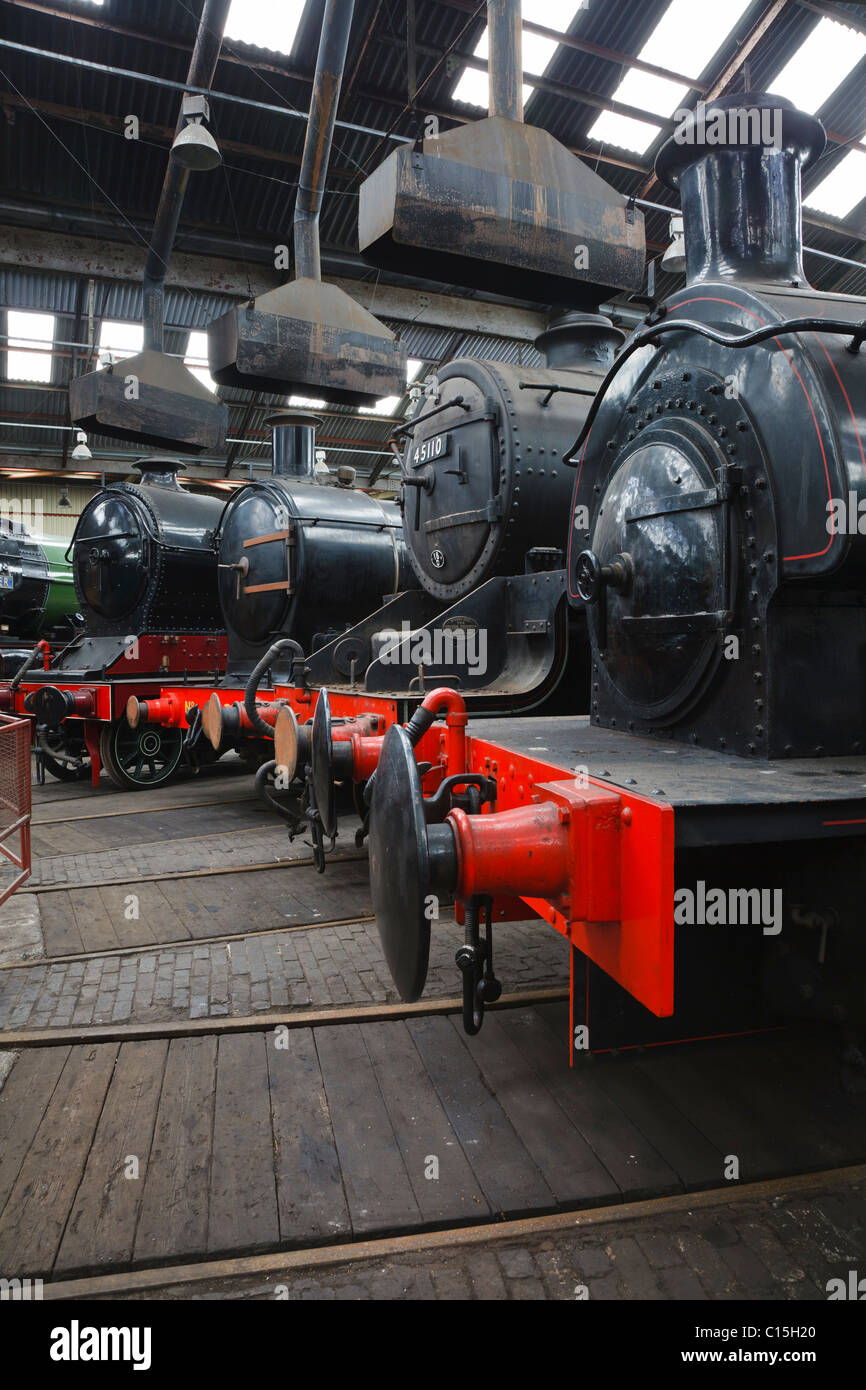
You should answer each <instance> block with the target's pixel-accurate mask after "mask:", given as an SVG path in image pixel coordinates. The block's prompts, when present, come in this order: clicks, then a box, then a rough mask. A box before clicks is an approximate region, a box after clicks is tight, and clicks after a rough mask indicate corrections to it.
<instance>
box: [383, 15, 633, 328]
mask: <svg viewBox="0 0 866 1390" xmlns="http://www.w3.org/2000/svg"><path fill="white" fill-rule="evenodd" d="M487 18H488V28H489V35H490V115H489V116H488V117H487V118H486V119H484V120H480V121H472V122H470V123H469V124H467V125H465V126H461V127H458V128H457V129H455V130H449V131H446V132H444V133H443V134H441V135H434V136H429V137H427V138H425V139H424V141H423V142H422V145H421V148H420V149H418V148H417V147H414V146H410V145H404V146H402V147H401V148H400V149H398V150H396V151H395V152H394V153H393V154H392V155H390V156H389V157H388V158H387V159H386V160H385V162H384V163H383V164H381V165H380V166H379V168H378V169H377V170H376V171H375V172H374V173H373V174H372V175H371V176H370V177H369V178H368V179H367V180H365V182H364V183H363V184H362V185H361V194H360V208H359V244H360V249H361V254H362V255H363V256H364V258H365V260H368V261H369V262H370V263H371V264H372V265H375V266H380V267H382V268H383V269H387V270H395V271H399V272H401V273H404V274H417V270H418V264H419V255H421V256H423V260H422V261H421V264H422V265H423V267H424V273H425V275H427V276H429V277H430V278H431V279H439V280H442V281H444V282H445V283H447V284H451V283H458V284H462V285H469V286H471V287H473V288H478V289H487V290H494V291H497V292H498V293H502V290H503V288H507V291H508V293H509V294H512V295H515V296H517V297H519V298H526V299H532V300H537V301H540V302H542V303H564V304H568V305H575V306H580V307H583V308H595V307H596V306H597V305H598V304H600V303H601V301H602V300H603V299H604V298H605V297H606V296H607V295H609V294H611V293H613V292H615V291H617V290H632V291H636V290H638V289H640V286H641V284H642V282H643V273H644V252H645V241H644V220H643V214H642V213H640V212H638V211H637V210H636V209H635V208H634V207H630V206H629V205H628V200H627V199H626V198H625V197H623V195H622V194H620V193H617V192H615V191H614V190H613V189H612V188H611V187H610V186H609V185H608V184H606V183H605V181H604V180H603V179H602V178H600V177H599V176H598V174H596V173H594V172H593V171H592V170H591V169H589V168H587V166H586V165H585V164H582V163H581V161H580V160H579V159H577V158H576V157H575V156H574V155H573V154H572V153H571V152H570V151H569V150H567V149H566V147H565V146H564V145H561V144H560V143H559V141H558V140H556V139H554V137H553V136H552V135H550V134H549V133H548V132H547V131H544V130H540V129H538V128H537V127H535V126H527V125H524V124H523V114H522V102H521V81H522V74H521V57H520V52H521V42H520V38H521V23H520V0H488V5H487ZM506 269H507V278H504V276H503V272H504V271H505V270H506Z"/></svg>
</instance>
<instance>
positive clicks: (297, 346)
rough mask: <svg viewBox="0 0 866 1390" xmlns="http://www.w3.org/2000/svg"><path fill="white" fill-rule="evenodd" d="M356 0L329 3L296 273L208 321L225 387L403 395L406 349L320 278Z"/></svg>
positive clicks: (298, 222)
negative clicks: (325, 205) (322, 221)
mask: <svg viewBox="0 0 866 1390" xmlns="http://www.w3.org/2000/svg"><path fill="white" fill-rule="evenodd" d="M353 8H354V0H328V3H327V5H326V8H325V16H324V20H323V24H322V37H321V41H320V43H319V54H318V58H317V60H316V75H315V79H314V82H313V92H312V98H311V102H310V118H309V122H308V125H307V136H306V140H305V142H304V155H303V162H302V165H301V175H300V179H299V182H298V196H297V202H296V204H295V216H294V243H295V279H294V280H292V281H291V282H290V283H289V284H287V285H282V286H280V288H279V289H275V290H270V291H269V292H268V293H267V294H262V295H259V296H258V298H257V299H251V300H249V301H248V302H247V303H246V304H241V305H239V306H238V307H236V308H234V309H230V310H229V312H228V313H227V314H223V315H222V316H221V317H220V318H218V319H215V320H214V322H213V323H212V324H211V325H210V327H209V328H208V358H209V362H210V370H211V373H212V375H213V377H214V379H215V380H216V381H218V382H219V383H220V384H221V385H223V386H242V387H247V388H250V389H253V390H258V391H273V392H278V393H280V394H285V393H286V392H287V391H294V390H297V391H301V392H304V391H308V390H309V389H310V388H311V387H312V388H315V389H316V390H317V391H318V392H321V393H322V394H323V395H325V396H326V397H327V398H328V400H330V401H338V402H340V403H341V404H343V405H368V404H369V403H370V402H372V401H375V400H378V399H379V398H380V397H381V396H389V395H401V394H402V392H403V391H404V389H405V385H406V355H405V352H404V350H403V348H402V347H401V346H400V344H399V343H398V341H397V339H396V338H395V336H394V334H393V333H392V332H391V331H390V330H389V329H387V328H386V327H385V326H384V324H381V323H380V322H379V320H378V319H376V318H374V317H373V315H372V314H370V313H368V312H367V310H366V309H364V308H362V307H361V305H360V304H358V303H356V301H355V300H354V299H352V298H351V296H350V295H348V294H345V293H344V292H343V291H342V290H340V289H338V288H337V287H336V285H327V284H324V283H323V282H322V273H321V264H320V254H319V213H320V211H321V206H322V198H323V196H324V191H325V178H326V176H327V172H328V161H329V158H330V154H331V145H332V142H333V133H334V122H335V120H336V117H337V106H338V103H339V100H340V85H341V82H342V79H343V69H344V66H345V61H346V48H347V45H348V41H349V30H350V28H351V24H352V11H353Z"/></svg>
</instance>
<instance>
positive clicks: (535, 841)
mask: <svg viewBox="0 0 866 1390" xmlns="http://www.w3.org/2000/svg"><path fill="white" fill-rule="evenodd" d="M743 100H744V99H743V97H742V96H737V97H733V98H724V99H722V100H720V101H719V102H717V103H716V104H715V105H716V107H717V108H718V109H719V111H720V112H721V113H722V115H723V116H724V114H725V113H726V112H727V111H729V110H731V109H732V108H735V107H736V108H741V107H742V105H743ZM748 102H749V106H750V108H753V109H754V110H755V111H756V112H757V113H758V115H760V113H761V111H763V110H772V111H773V112H774V113H776V116H777V120H778V119H779V118H780V119H781V140H780V141H779V142H778V143H777V144H773V145H764V144H762V143H761V142H760V140H759V139H758V138H757V137H756V138H755V139H753V138H752V136H753V134H754V133H755V132H756V131H757V130H758V123H757V122H755V123H754V124H752V125H749V126H748V129H747V130H744V129H743V127H742V125H741V124H738V123H736V122H735V121H732V122H730V123H729V136H728V140H727V142H726V143H724V144H721V145H715V146H708V145H707V144H705V143H701V140H700V134H699V131H698V129H697V125H696V123H695V122H693V123H692V125H690V126H687V127H685V128H684V129H682V130H680V131H678V132H677V135H676V136H675V137H672V138H671V140H669V141H668V143H667V144H666V145H665V147H664V148H663V149H662V151H661V153H660V155H659V158H658V161H657V166H656V168H657V173H658V175H659V177H660V178H661V179H662V180H663V181H665V182H666V183H668V184H669V185H671V186H674V187H677V188H678V189H679V191H680V194H681V198H682V211H683V221H684V232H685V248H686V268H687V275H686V286H685V288H684V289H682V290H680V291H678V292H677V293H675V294H673V295H672V296H671V297H670V298H669V299H667V300H666V301H664V302H663V303H661V304H659V305H657V306H655V307H654V308H653V309H652V310H651V311H650V312H649V313H648V315H647V317H646V320H645V322H644V323H643V325H641V326H640V327H639V328H638V329H637V330H636V331H635V332H634V334H633V335H632V336H631V338H630V339H629V340H628V341H627V343H626V344H625V346H624V348H623V349H622V351H621V352H620V354H619V355H618V356H617V358H616V360H615V361H614V363H613V364H612V366H611V367H610V369H609V370H608V372H607V375H606V377H605V380H604V382H603V383H602V384H601V387H600V389H599V391H598V393H597V395H596V397H595V399H594V401H593V403H592V405H591V406H590V409H589V411H588V413H587V416H586V419H585V421H584V423H583V426H582V428H581V430H580V432H579V434H578V437H577V439H576V441H575V443H574V444H573V445H572V446H571V448H570V449H569V450H568V460H569V461H570V462H571V463H573V465H574V467H575V469H576V475H575V489H574V496H573V505H572V510H571V538H570V546H569V560H568V590H569V601H570V603H571V604H572V605H574V607H575V608H576V609H577V611H580V612H583V613H585V614H586V616H587V620H588V628H589V640H590V643H591V654H592V672H591V712H590V717H589V718H588V719H587V718H580V717H570V718H566V719H559V720H556V721H552V720H550V719H545V718H533V719H526V720H517V721H514V722H511V723H509V724H507V725H506V724H505V723H503V721H501V720H481V721H478V722H473V724H472V725H471V728H470V730H469V731H468V732H467V731H466V730H465V729H461V727H460V725H459V721H458V720H456V719H455V712H454V708H453V702H449V703H448V705H447V706H446V704H445V702H442V703H441V705H438V706H437V701H436V699H435V698H432V697H431V699H430V701H429V704H430V706H431V714H430V718H431V719H435V718H436V716H437V714H439V713H440V712H442V713H444V712H446V709H447V714H448V723H447V725H446V727H445V728H444V729H442V728H441V726H436V725H435V724H434V725H433V726H432V729H428V730H426V731H421V737H420V741H419V736H418V735H419V730H418V729H417V728H416V729H415V730H413V729H411V728H401V727H393V728H390V729H389V730H388V732H387V734H386V735H385V737H384V739H383V740H382V741H381V747H380V748H379V749H378V751H377V756H376V759H375V768H376V778H375V784H374V791H373V795H372V809H371V825H370V867H371V884H372V893H373V901H374V907H375V910H376V914H377V921H378V923H379V928H380V933H381V936H382V942H383V948H384V951H385V955H386V958H387V960H388V963H389V966H390V968H391V972H392V975H393V978H394V981H395V984H396V986H397V988H398V991H399V992H400V994H401V997H403V998H404V999H407V1000H408V999H414V998H417V997H418V995H419V994H420V992H421V990H422V989H423V984H424V979H425V976H426V971H427V959H428V952H429V943H430V930H431V922H430V915H431V914H430V910H429V905H430V901H431V895H433V898H437V897H440V896H442V897H449V896H450V897H453V898H454V900H455V901H456V903H457V905H458V908H459V909H460V912H461V914H462V918H461V919H462V920H465V922H466V942H465V944H464V946H463V947H461V948H460V950H459V951H458V957H457V964H458V967H459V969H460V972H461V974H462V978H463V990H464V1024H465V1026H466V1029H467V1031H468V1032H470V1033H472V1032H477V1030H478V1028H479V1027H480V1026H481V1023H482V1020H483V1015H484V1009H485V1006H486V1005H487V1004H488V1003H490V1002H491V1001H493V1000H495V999H496V998H497V997H498V993H499V990H500V988H501V986H500V983H499V981H498V980H497V978H496V976H495V973H494V969H493V954H492V940H493V928H494V924H495V923H496V922H497V921H501V920H508V919H509V918H513V917H526V916H527V915H529V914H530V913H535V914H537V915H538V916H539V917H541V919H542V920H543V921H546V922H548V923H549V924H550V925H551V926H553V927H554V929H556V930H558V931H559V932H560V933H561V934H562V935H563V936H564V937H565V938H566V939H567V940H568V942H569V943H570V946H571V950H572V990H571V1024H572V1055H573V1056H574V1055H575V1054H576V1053H577V1052H578V1051H579V1050H581V1049H584V1048H587V1049H589V1050H590V1051H596V1050H603V1049H605V1048H610V1047H621V1046H624V1045H630V1044H635V1043H647V1042H660V1041H671V1040H674V1039H682V1038H690V1037H697V1036H706V1035H710V1034H719V1033H729V1032H732V1031H737V1030H738V1029H742V1028H749V1027H754V1026H756V1024H765V1023H767V1022H773V1021H778V1020H779V1019H780V1018H789V1017H791V1016H792V1015H793V1016H801V1015H804V1014H807V1015H809V1016H816V1015H817V1016H819V1017H823V1018H832V1019H834V1020H836V1021H839V1022H842V1023H844V1024H845V1025H846V1027H848V1028H849V1029H850V1030H852V1031H853V1032H854V1033H856V1032H857V1031H858V1030H862V1028H863V1026H864V1024H866V1009H864V993H863V986H862V981H863V977H864V967H866V959H864V956H866V942H864V937H863V933H862V925H861V921H860V918H861V913H862V902H863V897H864V890H866V855H864V842H863V834H864V831H866V792H864V787H866V756H864V753H866V675H864V672H866V619H864V614H866V564H864V561H866V552H864V540H863V536H862V534H861V533H860V530H859V526H858V524H857V521H856V518H858V517H859V516H860V514H861V512H862V511H864V510H866V506H864V503H866V455H864V440H866V414H864V401H866V390H864V385H866V383H864V361H866V355H864V352H863V343H864V340H866V300H864V299H863V298H859V297H853V296H845V295H839V294H834V293H821V292H819V291H816V290H814V289H812V288H811V287H810V286H809V285H808V283H807V281H806V279H805V275H804V272H803V267H802V245H801V231H800V223H801V191H800V185H801V170H802V168H803V167H804V165H806V164H807V163H809V162H810V161H813V160H815V159H816V158H818V156H819V155H820V153H821V151H822V149H823V147H824V140H825V137H824V132H823V128H822V127H821V125H820V123H819V122H818V121H817V120H816V119H815V118H813V117H811V116H808V115H805V114H803V113H802V112H799V111H797V110H796V109H794V108H793V107H792V106H791V104H790V103H789V102H787V101H785V100H783V99H781V98H776V97H773V96H769V95H755V94H750V95H749V98H748ZM764 129H766V124H765V126H764ZM842 516H847V517H848V519H849V524H847V525H845V526H841V525H840V518H841V517H842ZM851 518H854V519H855V520H854V522H853V525H852V524H850V522H851ZM577 698H578V699H579V692H578V695H577ZM464 723H465V720H464ZM437 727H438V728H439V734H438V742H439V744H440V745H441V746H442V747H444V748H446V749H447V750H448V752H449V762H448V767H447V773H448V775H447V776H445V777H444V778H443V779H441V781H440V784H439V786H438V788H437V789H436V790H435V791H433V792H431V791H430V789H429V782H428V780H427V779H428V775H429V774H428V773H427V771H426V769H427V768H428V767H429V758H430V751H429V750H430V747H431V735H432V734H433V733H435V732H436V729H437ZM422 758H423V759H424V760H425V761H424V762H423V765H420V766H419V764H421V760H422ZM425 793H426V794H425Z"/></svg>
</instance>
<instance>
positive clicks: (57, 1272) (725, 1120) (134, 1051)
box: [0, 1008, 866, 1279]
mask: <svg viewBox="0 0 866 1390" xmlns="http://www.w3.org/2000/svg"><path fill="white" fill-rule="evenodd" d="M561 1025H562V1018H561V1011H560V1010H558V1009H556V1008H540V1009H521V1010H502V1011H499V1012H494V1013H492V1014H491V1015H490V1016H489V1017H488V1019H487V1021H486V1023H485V1027H484V1029H483V1031H482V1033H481V1035H480V1036H479V1037H478V1038H476V1039H470V1038H467V1037H465V1035H464V1034H463V1033H462V1030H461V1028H460V1022H459V1019H458V1018H457V1017H419V1018H414V1019H411V1020H407V1021H392V1022H387V1023H369V1024H348V1023H347V1024H344V1025H341V1026H323V1027H319V1028H315V1029H303V1028H302V1029H299V1030H297V1031H290V1032H289V1033H288V1035H287V1036H286V1038H285V1041H286V1046H285V1047H282V1046H276V1045H275V1039H276V1035H275V1034H274V1033H271V1032H268V1033H265V1032H260V1033H242V1034H231V1035H223V1036H220V1037H216V1036H203V1037H195V1038H175V1039H172V1040H171V1041H167V1040H165V1039H159V1038H156V1039H153V1040H147V1041H139V1042H129V1043H124V1044H122V1045H118V1044H94V1045H88V1044H87V1043H86V1042H83V1043H81V1044H80V1045H78V1046H75V1047H56V1048H44V1049H34V1050H32V1051H26V1052H24V1053H22V1054H21V1055H20V1056H19V1058H18V1059H17V1061H16V1062H15V1064H14V1066H13V1068H12V1071H11V1074H10V1076H9V1079H8V1081H7V1082H6V1085H5V1087H4V1088H3V1090H2V1091H0V1269H3V1270H4V1271H5V1272H6V1273H7V1275H8V1276H11V1275H13V1274H18V1275H20V1276H24V1275H30V1276H31V1277H34V1276H38V1277H42V1278H45V1279H48V1278H51V1277H54V1278H67V1277H72V1276H73V1275H81V1274H89V1273H100V1272H101V1273H105V1272H109V1271H112V1270H125V1269H130V1268H135V1267H142V1266H148V1265H150V1266H153V1265H162V1264H171V1263H177V1262H183V1261H195V1260H199V1259H206V1258H207V1259H213V1258H215V1257H223V1256H226V1257H228V1256H234V1255H241V1254H249V1253H254V1252H262V1251H267V1250H278V1249H286V1248H293V1247H298V1246H305V1245H321V1244H325V1243H330V1242H334V1241H343V1240H346V1239H361V1238H368V1237H370V1236H375V1235H381V1234H386V1233H389V1232H400V1231H413V1230H419V1229H430V1228H436V1227H445V1226H452V1225H455V1224H462V1223H466V1222H475V1221H489V1220H497V1219H499V1218H501V1217H503V1216H506V1217H514V1216H517V1215H519V1214H521V1213H523V1214H536V1213H542V1212H545V1211H555V1210H557V1209H571V1208H578V1207H581V1206H588V1205H598V1204H601V1203H607V1202H610V1201H619V1200H629V1199H634V1198H639V1197H647V1196H661V1195H664V1194H667V1193H672V1192H680V1191H682V1190H683V1189H686V1188H701V1187H706V1188H708V1187H714V1186H716V1187H717V1186H722V1185H723V1183H724V1178H725V1164H726V1162H727V1161H728V1158H729V1156H730V1155H736V1156H737V1158H738V1160H739V1165H740V1179H741V1180H742V1181H751V1180H754V1179H759V1178H762V1177H770V1176H774V1175H779V1174H790V1173H793V1172H798V1171H806V1170H819V1169H821V1168H824V1167H827V1166H828V1164H834V1165H835V1164H840V1163H855V1162H860V1161H863V1160H864V1159H866V1097H852V1096H849V1095H844V1094H843V1093H842V1092H841V1090H840V1086H839V1066H838V1038H837V1036H836V1035H835V1034H834V1033H832V1032H829V1031H822V1030H817V1029H815V1030H809V1031H805V1030H804V1031H802V1032H797V1033H785V1034H778V1033H777V1034H767V1035H762V1036H757V1037H753V1038H742V1039H735V1040H727V1041H719V1042H713V1043H705V1044H701V1045H698V1046H694V1047H691V1048H658V1049H653V1050H650V1051H648V1052H644V1053H640V1052H635V1053H630V1054H623V1055H621V1056H619V1057H616V1058H601V1059H596V1060H594V1061H590V1060H586V1061H585V1062H584V1063H583V1064H582V1065H581V1066H580V1067H579V1068H578V1069H576V1070H574V1071H570V1070H569V1069H568V1066H567V1057H566V1049H565V1039H566V1031H565V1029H564V1028H563V1027H562V1026H561Z"/></svg>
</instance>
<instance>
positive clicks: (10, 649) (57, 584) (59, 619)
mask: <svg viewBox="0 0 866 1390" xmlns="http://www.w3.org/2000/svg"><path fill="white" fill-rule="evenodd" d="M65 550H66V543H65V542H64V541H61V540H54V539H52V538H50V537H46V538H44V539H37V538H36V537H35V536H32V535H30V534H29V532H28V531H27V530H26V528H25V527H24V526H23V525H22V523H21V522H18V521H14V520H12V519H11V518H7V517H3V518H0V675H4V676H7V675H9V676H11V675H13V674H14V672H15V671H16V670H17V669H18V667H19V666H20V664H21V662H22V661H23V660H24V659H25V657H26V656H27V654H28V651H29V648H27V647H26V646H24V645H22V643H24V642H26V640H27V639H28V638H30V639H33V638H36V637H41V636H43V635H52V636H53V635H55V634H57V635H61V636H65V637H70V636H71V635H72V633H73V632H74V631H75V626H76V622H77V610H78V599H77V596H76V593H75V589H74V586H73V582H72V571H71V568H70V565H69V563H68V561H67V560H66V557H65V554H64V552H65ZM31 646H32V642H31Z"/></svg>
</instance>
